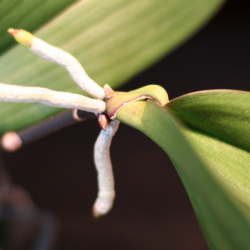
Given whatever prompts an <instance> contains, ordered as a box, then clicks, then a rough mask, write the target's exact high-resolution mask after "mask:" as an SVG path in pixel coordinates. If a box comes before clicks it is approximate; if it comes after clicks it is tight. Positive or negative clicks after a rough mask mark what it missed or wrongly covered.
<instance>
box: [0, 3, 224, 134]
mask: <svg viewBox="0 0 250 250" xmlns="http://www.w3.org/2000/svg"><path fill="white" fill-rule="evenodd" d="M223 2H224V1H223V0H210V1H207V0H193V1H188V0H143V1H142V0H106V1H101V0H85V1H80V2H78V3H76V4H75V5H74V6H73V7H71V8H70V9H68V10H67V11H65V12H63V13H61V14H60V15H59V16H58V17H57V18H56V19H54V20H53V21H51V22H49V23H48V24H46V25H45V26H44V27H43V28H41V29H40V30H39V31H38V32H37V33H36V35H37V36H38V37H40V38H42V39H43V40H45V41H47V42H49V43H51V44H52V45H55V46H58V47H60V48H62V49H64V50H66V51H68V52H70V53H72V54H73V55H74V56H76V57H77V59H79V61H80V62H81V63H82V65H83V66H84V68H85V69H86V71H87V73H88V74H89V75H90V77H92V78H93V79H94V80H95V81H96V82H98V83H99V84H100V85H104V84H106V83H108V84H109V85H110V86H111V87H118V86H120V85H121V84H122V83H124V82H125V81H127V80H128V79H130V78H131V77H133V76H134V75H135V74H137V73H138V72H140V71H142V70H144V69H145V68H147V67H148V66H149V65H151V64H153V63H154V62H156V61H157V60H159V59H160V58H162V57H163V55H165V54H166V53H168V52H170V51H171V50H173V49H174V48H176V47H177V46H178V45H179V44H181V43H182V42H183V41H184V40H186V39H187V38H189V37H190V36H191V35H192V34H194V32H195V31H197V30H198V28H200V27H202V26H203V25H204V24H205V23H206V22H207V21H208V19H210V18H211V17H212V16H213V14H214V13H215V12H216V11H217V10H218V8H219V7H220V6H221V4H222V3H223ZM13 28H15V27H13ZM0 82H3V83H11V84H16V85H29V86H30V85H32V86H43V87H48V88H51V89H53V90H60V91H69V92H75V93H82V91H81V90H80V89H79V88H78V87H77V86H76V85H75V84H74V83H73V81H72V80H71V78H70V77H69V75H68V73H67V72H66V71H65V70H64V69H63V68H60V67H59V66H58V65H54V64H52V63H50V62H47V61H44V60H42V59H40V58H38V57H37V56H36V55H33V54H32V53H30V52H29V51H27V50H25V48H22V47H21V46H17V47H15V48H14V49H12V50H10V51H9V52H7V53H6V54H4V55H3V56H2V57H1V58H0ZM0 110H1V111H0V116H1V120H0V130H1V131H0V133H2V132H4V131H6V130H18V129H21V128H24V127H27V126H29V125H31V124H33V123H36V122H38V121H41V120H43V119H45V118H47V117H48V116H51V115H52V114H55V113H57V112H60V109H56V108H51V107H45V106H42V105H39V104H31V105H29V104H6V103H1V104H0Z"/></svg>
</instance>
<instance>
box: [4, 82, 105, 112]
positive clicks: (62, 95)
mask: <svg viewBox="0 0 250 250" xmlns="http://www.w3.org/2000/svg"><path fill="white" fill-rule="evenodd" d="M0 101H4V102H40V103H43V104H45V105H48V106H53V107H59V108H70V109H81V110H85V111H87V112H93V113H96V114H98V113H102V112H103V111H104V110H105V109H106V104H105V102H103V101H101V100H95V99H91V98H88V97H85V96H82V95H78V94H71V93H67V92H59V91H53V90H50V89H46V88H40V87H25V86H17V85H10V84H4V83H0Z"/></svg>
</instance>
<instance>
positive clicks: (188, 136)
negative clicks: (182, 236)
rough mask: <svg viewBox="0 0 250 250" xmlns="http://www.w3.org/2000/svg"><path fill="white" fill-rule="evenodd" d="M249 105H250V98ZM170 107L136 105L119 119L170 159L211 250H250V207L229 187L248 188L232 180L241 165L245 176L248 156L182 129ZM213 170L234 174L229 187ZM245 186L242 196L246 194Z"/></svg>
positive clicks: (122, 110)
mask: <svg viewBox="0 0 250 250" xmlns="http://www.w3.org/2000/svg"><path fill="white" fill-rule="evenodd" d="M244 94H245V93H243V95H244ZM170 103H171V102H170ZM180 103H181V102H180ZM248 103H249V105H250V100H248ZM167 106H169V107H170V108H169V107H168V108H166V109H161V108H160V107H159V106H157V105H156V104H155V103H154V102H153V101H148V102H145V101H137V102H133V103H130V104H129V105H127V106H125V107H124V108H122V109H121V110H120V111H118V113H117V119H119V120H121V121H122V122H124V123H126V124H128V125H130V126H132V127H134V128H136V129H139V130H140V131H142V132H143V133H145V134H146V135H147V136H149V137H150V138H151V139H152V140H154V141H155V142H156V143H157V144H158V145H159V146H160V147H162V148H163V149H164V150H165V151H166V153H167V154H168V155H169V157H170V159H171V160H172V162H173V163H174V165H175V167H176V169H177V171H178V173H179V175H180V177H181V179H182V181H183V184H184V185H185V188H186V190H187V192H188V195H189V197H190V199H191V202H192V204H193V207H194V210H195V212H196V214H197V217H198V219H199V223H200V225H201V227H202V230H203V232H204V235H205V237H206V239H207V241H208V244H209V246H210V248H211V249H218V250H219V249H223V250H228V249H230V250H233V249H234V250H237V249H249V248H250V237H249V234H250V217H249V209H248V207H247V206H245V205H244V204H243V202H242V201H240V198H241V197H240V196H241V195H239V196H238V194H237V193H233V192H232V188H230V187H229V186H231V187H233V186H234V185H236V186H237V187H238V185H237V182H238V183H242V184H243V185H242V188H243V186H244V185H248V184H247V181H246V180H245V178H243V180H242V182H241V177H240V176H238V177H239V179H238V178H237V177H236V178H234V174H235V173H234V171H235V170H236V172H237V171H238V170H237V167H238V166H239V165H241V164H243V165H242V166H241V168H240V169H239V173H238V175H239V174H241V175H244V173H245V174H246V171H247V167H248V165H249V164H248V163H247V158H249V155H248V154H249V153H248V152H246V151H244V150H241V149H239V148H236V147H234V146H232V145H230V144H226V143H225V142H222V141H220V140H218V139H216V138H213V137H211V136H209V135H201V134H200V133H199V132H197V131H195V130H192V129H191V128H188V127H185V126H183V125H181V123H179V122H177V120H176V119H175V118H173V117H172V115H171V114H170V111H169V110H172V109H171V105H167ZM197 107H198V103H197ZM237 108H240V107H237ZM180 109H181V108H180ZM231 111H232V109H231ZM232 112H234V111H232ZM236 118H237V117H236ZM242 136H243V135H242ZM218 148H219V149H218ZM217 150H218V151H217ZM239 152H240V154H238V153H239ZM206 154H207V155H206ZM220 157H221V158H220ZM226 157H229V158H228V159H226ZM241 157H245V159H244V160H246V161H244V160H242V159H241ZM230 160H233V162H232V164H231V163H230V164H229V165H231V167H232V166H233V165H235V164H237V166H235V167H234V169H233V170H234V171H232V172H231V170H232V169H231V168H230V167H228V169H226V168H225V166H226V165H227V164H228V162H229V161H230ZM215 168H217V169H221V168H222V171H224V173H223V174H226V175H228V176H230V174H231V175H232V176H231V177H232V179H231V180H230V181H229V183H227V185H225V183H224V180H223V178H221V176H219V175H218V174H215V171H214V169H215ZM218 171H220V170H218ZM244 171H245V172H244ZM248 172H249V171H248ZM223 174H222V175H223ZM246 175H248V174H246ZM242 188H240V192H242V193H243V195H242V196H244V191H242ZM247 192H248V191H247ZM246 196H247V195H246ZM239 197H240V198H239ZM244 203H245V202H244Z"/></svg>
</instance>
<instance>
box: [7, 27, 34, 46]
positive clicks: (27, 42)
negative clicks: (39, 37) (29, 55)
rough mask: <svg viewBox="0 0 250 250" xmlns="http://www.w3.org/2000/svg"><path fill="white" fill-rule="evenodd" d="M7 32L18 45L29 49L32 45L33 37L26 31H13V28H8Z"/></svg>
mask: <svg viewBox="0 0 250 250" xmlns="http://www.w3.org/2000/svg"><path fill="white" fill-rule="evenodd" d="M8 32H9V33H10V34H11V35H12V36H13V37H14V38H15V39H16V41H17V42H18V43H20V44H22V45H23V46H25V47H26V48H30V47H31V45H32V43H33V39H34V36H33V35H32V34H31V33H29V32H28V31H26V30H15V29H13V28H9V29H8Z"/></svg>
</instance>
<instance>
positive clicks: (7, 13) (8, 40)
mask: <svg viewBox="0 0 250 250" xmlns="http://www.w3.org/2000/svg"><path fill="white" fill-rule="evenodd" d="M75 1H76V0H53V1H51V0H42V1H41V0H32V1H30V0H22V1H20V0H11V1H9V0H1V1H0V15H1V21H0V22H1V25H0V37H1V43H0V54H1V53H3V52H4V51H5V50H7V49H9V48H10V47H11V46H13V45H14V44H15V41H14V40H13V39H12V37H11V36H10V35H9V34H8V33H7V32H6V31H7V29H8V28H10V27H15V28H17V29H18V28H20V29H27V30H29V31H30V32H32V31H34V30H36V29H37V28H39V27H41V25H43V24H45V23H46V22H48V21H49V20H50V19H51V18H53V17H54V16H55V15H57V14H58V13H60V12H61V11H63V10H64V9H65V8H66V7H68V6H69V5H70V4H72V3H74V2H75Z"/></svg>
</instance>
